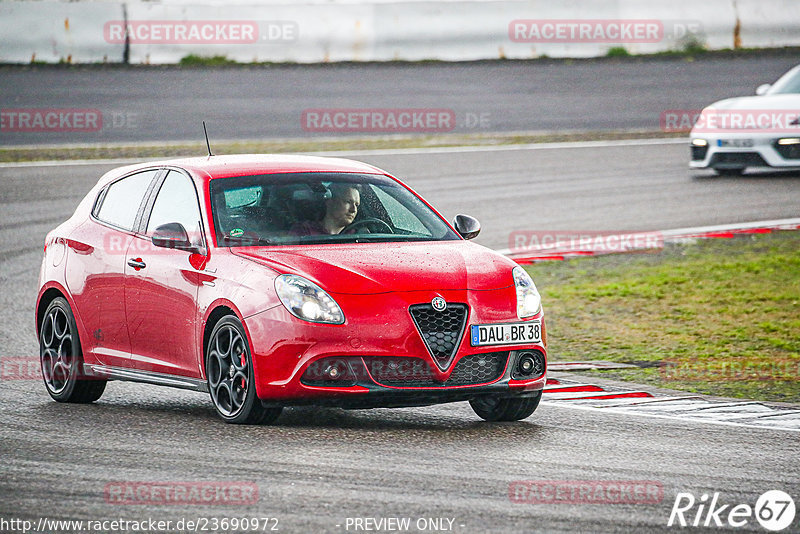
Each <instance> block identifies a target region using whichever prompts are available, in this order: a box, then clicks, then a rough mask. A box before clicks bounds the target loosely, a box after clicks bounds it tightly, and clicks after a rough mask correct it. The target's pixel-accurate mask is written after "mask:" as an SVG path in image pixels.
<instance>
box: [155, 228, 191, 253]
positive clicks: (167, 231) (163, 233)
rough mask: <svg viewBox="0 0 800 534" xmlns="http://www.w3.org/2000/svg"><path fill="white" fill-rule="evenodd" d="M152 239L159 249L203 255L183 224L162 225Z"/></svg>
mask: <svg viewBox="0 0 800 534" xmlns="http://www.w3.org/2000/svg"><path fill="white" fill-rule="evenodd" d="M151 239H152V241H153V244H154V245H155V246H157V247H162V248H174V249H178V250H185V251H186V252H192V253H201V254H202V253H203V250H202V249H201V247H198V246H196V245H193V244H192V242H191V241H190V240H189V234H187V233H186V228H184V227H183V225H182V224H181V223H176V222H174V223H167V224H162V225H161V226H159V227H158V228H156V229H155V231H154V232H153V237H152V238H151Z"/></svg>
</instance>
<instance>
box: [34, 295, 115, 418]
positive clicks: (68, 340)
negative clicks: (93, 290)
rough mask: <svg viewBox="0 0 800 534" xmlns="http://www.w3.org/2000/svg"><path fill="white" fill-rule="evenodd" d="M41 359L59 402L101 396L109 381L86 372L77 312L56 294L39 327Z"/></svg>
mask: <svg viewBox="0 0 800 534" xmlns="http://www.w3.org/2000/svg"><path fill="white" fill-rule="evenodd" d="M39 359H40V362H41V366H42V377H43V378H44V385H45V387H46V388H47V392H48V393H49V394H50V396H51V397H52V398H53V400H55V401H58V402H72V403H80V404H86V403H90V402H94V401H96V400H97V399H99V398H100V396H101V395H102V394H103V391H105V389H106V381H105V380H99V379H95V378H92V377H88V379H87V378H86V377H85V376H84V375H83V353H82V352H81V341H80V338H79V337H78V327H77V325H76V323H75V316H74V315H72V310H71V309H70V307H69V303H67V301H66V299H64V298H63V297H56V298H55V299H53V302H51V303H50V305H49V306H48V307H47V310H45V312H44V320H43V321H42V325H41V327H40V328H39Z"/></svg>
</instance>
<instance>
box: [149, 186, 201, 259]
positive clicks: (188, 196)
mask: <svg viewBox="0 0 800 534" xmlns="http://www.w3.org/2000/svg"><path fill="white" fill-rule="evenodd" d="M175 222H176V223H181V224H182V225H183V227H184V228H186V233H188V234H189V239H190V241H191V242H192V243H193V244H195V245H201V244H202V243H203V238H202V235H201V232H200V208H199V207H198V205H197V194H196V193H195V190H194V184H193V183H192V181H191V180H190V179H189V178H188V177H187V176H186V175H184V174H182V173H180V172H177V171H169V174H168V175H167V178H166V179H165V180H164V183H163V184H161V189H160V190H159V191H158V196H157V197H156V201H155V203H154V204H153V211H152V212H151V213H150V220H149V221H148V222H147V235H152V234H153V231H154V230H155V229H156V228H158V227H159V226H161V225H162V224H167V223H175Z"/></svg>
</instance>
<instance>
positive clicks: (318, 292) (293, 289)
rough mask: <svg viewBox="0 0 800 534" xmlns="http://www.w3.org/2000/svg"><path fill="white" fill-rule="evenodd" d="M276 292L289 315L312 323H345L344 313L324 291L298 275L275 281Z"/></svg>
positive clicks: (289, 275)
mask: <svg viewBox="0 0 800 534" xmlns="http://www.w3.org/2000/svg"><path fill="white" fill-rule="evenodd" d="M275 291H276V292H277V293H278V298H280V299H281V303H282V304H283V305H284V306H285V307H286V309H287V310H289V313H291V314H292V315H294V316H295V317H297V318H298V319H303V320H304V321H311V322H312V323H329V324H342V323H344V313H342V309H341V308H340V307H339V305H338V304H336V301H335V300H333V298H331V296H330V295H328V293H326V292H325V290H324V289H322V288H321V287H319V286H318V285H317V284H315V283H314V282H312V281H311V280H307V279H305V278H303V277H302V276H298V275H296V274H282V275H280V276H279V277H277V278H276V279H275Z"/></svg>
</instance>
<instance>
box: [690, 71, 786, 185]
mask: <svg viewBox="0 0 800 534" xmlns="http://www.w3.org/2000/svg"><path fill="white" fill-rule="evenodd" d="M690 143H691V161H690V162H689V167H691V168H693V169H708V168H711V169H714V170H715V171H716V172H717V173H718V174H722V175H739V174H742V173H743V172H744V170H745V169H746V168H750V167H772V168H779V169H800V65H797V66H796V67H794V68H793V69H791V70H790V71H789V72H787V73H786V74H784V75H783V76H781V78H780V79H779V80H778V81H777V82H775V83H774V84H772V85H770V84H763V85H761V86H759V87H758V89H757V90H756V96H743V97H738V98H728V99H725V100H720V101H719V102H715V103H713V104H711V105H710V106H708V107H707V108H705V109H704V110H703V111H702V113H701V114H700V116H699V117H698V120H697V122H696V123H695V125H694V127H693V128H692V131H691V134H690Z"/></svg>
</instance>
